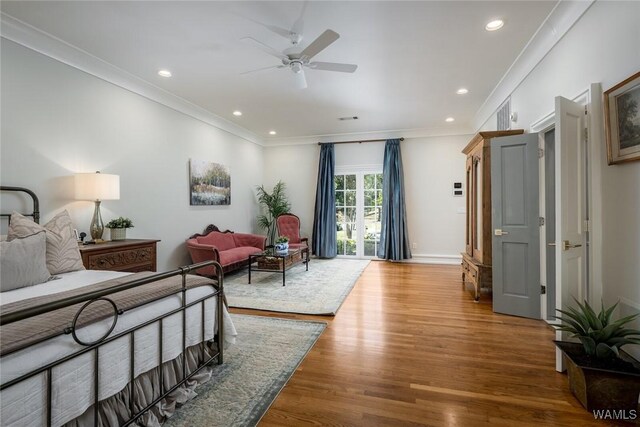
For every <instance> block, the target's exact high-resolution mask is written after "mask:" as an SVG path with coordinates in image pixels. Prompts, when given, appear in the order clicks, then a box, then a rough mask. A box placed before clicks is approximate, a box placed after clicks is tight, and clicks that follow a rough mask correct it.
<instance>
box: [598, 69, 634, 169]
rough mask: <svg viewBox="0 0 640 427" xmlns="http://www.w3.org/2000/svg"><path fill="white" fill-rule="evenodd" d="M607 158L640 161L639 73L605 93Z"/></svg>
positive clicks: (613, 162) (610, 159) (612, 161)
mask: <svg viewBox="0 0 640 427" xmlns="http://www.w3.org/2000/svg"><path fill="white" fill-rule="evenodd" d="M604 121H605V133H606V137H607V161H608V162H609V164H610V165H613V164H617V163H624V162H631V161H634V160H640V72H637V73H636V74H634V75H633V76H631V77H629V78H628V79H626V80H624V81H622V82H620V83H618V84H617V85H615V86H614V87H612V88H611V89H609V90H607V91H606V92H605V93H604Z"/></svg>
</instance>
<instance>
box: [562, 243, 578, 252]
mask: <svg viewBox="0 0 640 427" xmlns="http://www.w3.org/2000/svg"><path fill="white" fill-rule="evenodd" d="M579 247H582V245H574V244H572V243H571V242H569V241H568V240H563V241H562V250H563V251H568V250H569V249H573V248H579Z"/></svg>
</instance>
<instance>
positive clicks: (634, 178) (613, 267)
mask: <svg viewBox="0 0 640 427" xmlns="http://www.w3.org/2000/svg"><path fill="white" fill-rule="evenodd" d="M638 17H640V2H603V1H598V2H596V3H594V5H593V6H592V7H591V8H590V9H589V10H587V12H586V13H585V14H584V15H583V16H582V18H581V19H580V20H579V21H578V22H577V23H576V24H575V25H574V27H573V28H572V29H571V30H570V31H569V32H568V33H567V34H566V35H565V36H564V38H563V39H562V40H561V41H560V42H559V43H558V44H557V45H556V46H555V47H554V48H553V49H552V50H551V52H550V53H549V54H548V55H547V56H546V57H545V58H544V59H543V61H541V63H540V64H538V66H537V67H536V68H535V69H534V70H533V71H532V72H531V73H530V74H529V76H528V77H527V78H526V79H525V80H524V81H523V82H522V83H521V84H520V86H519V87H518V88H517V89H516V90H515V91H514V92H513V93H512V95H511V109H512V111H516V112H517V113H518V122H517V123H515V124H514V127H520V128H525V129H528V128H529V127H530V126H531V124H532V123H534V122H535V121H537V120H538V119H540V118H542V117H544V116H545V115H547V114H548V113H550V112H551V111H553V109H554V98H555V97H556V96H558V95H560V96H564V97H566V98H569V99H571V98H573V97H575V96H576V95H578V94H579V93H581V92H583V91H584V90H586V89H588V88H589V85H590V84H591V83H598V82H600V83H602V88H603V90H607V89H609V88H610V87H612V86H614V85H616V84H617V83H619V82H620V81H622V80H624V79H626V78H627V77H629V76H631V75H632V74H634V73H636V72H638V71H639V70H640V25H639V24H638ZM598 119H601V118H600V117H599V118H598ZM483 128H484V129H495V115H494V116H492V118H490V119H489V121H487V123H485V125H483ZM592 141H597V142H598V143H599V147H597V148H598V149H599V150H600V153H599V154H600V156H599V157H600V159H599V160H600V161H599V162H598V163H597V164H595V165H594V166H593V167H594V168H595V169H594V171H595V172H600V171H601V174H602V180H601V183H600V184H601V185H602V194H594V197H596V202H598V201H599V202H600V203H601V205H602V206H601V207H602V218H601V221H602V234H603V239H602V241H601V242H597V241H596V242H594V244H596V245H601V249H602V253H603V258H602V267H603V272H602V277H601V278H599V277H596V278H594V280H596V281H597V280H601V281H602V289H603V298H604V300H605V303H608V304H611V303H614V302H615V301H617V300H619V299H620V300H622V302H623V303H624V304H626V305H627V307H623V308H624V309H625V310H629V309H630V307H629V306H631V308H633V307H635V309H640V282H639V278H640V262H638V261H639V260H640V221H639V218H640V186H639V185H638V183H640V162H634V163H628V164H622V165H614V166H608V165H607V164H606V154H605V145H604V135H592ZM596 176H597V175H596ZM638 326H640V322H639V323H638ZM636 354H637V355H640V351H636Z"/></svg>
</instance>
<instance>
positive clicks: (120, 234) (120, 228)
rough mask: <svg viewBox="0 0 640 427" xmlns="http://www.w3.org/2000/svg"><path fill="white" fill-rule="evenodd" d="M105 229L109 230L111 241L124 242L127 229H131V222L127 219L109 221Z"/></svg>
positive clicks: (120, 218)
mask: <svg viewBox="0 0 640 427" xmlns="http://www.w3.org/2000/svg"><path fill="white" fill-rule="evenodd" d="M105 227H106V228H108V229H110V230H111V240H125V239H126V238H127V228H133V222H132V221H131V220H130V219H129V218H124V217H119V218H116V219H112V220H111V221H109V222H108V223H107V225H105Z"/></svg>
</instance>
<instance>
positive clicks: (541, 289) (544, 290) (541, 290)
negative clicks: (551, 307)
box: [540, 285, 547, 295]
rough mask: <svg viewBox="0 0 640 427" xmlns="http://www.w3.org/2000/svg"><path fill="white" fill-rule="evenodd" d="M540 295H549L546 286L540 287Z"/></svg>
mask: <svg viewBox="0 0 640 427" xmlns="http://www.w3.org/2000/svg"><path fill="white" fill-rule="evenodd" d="M540 293H541V294H542V295H545V294H546V293H547V287H546V286H544V285H542V286H540Z"/></svg>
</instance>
